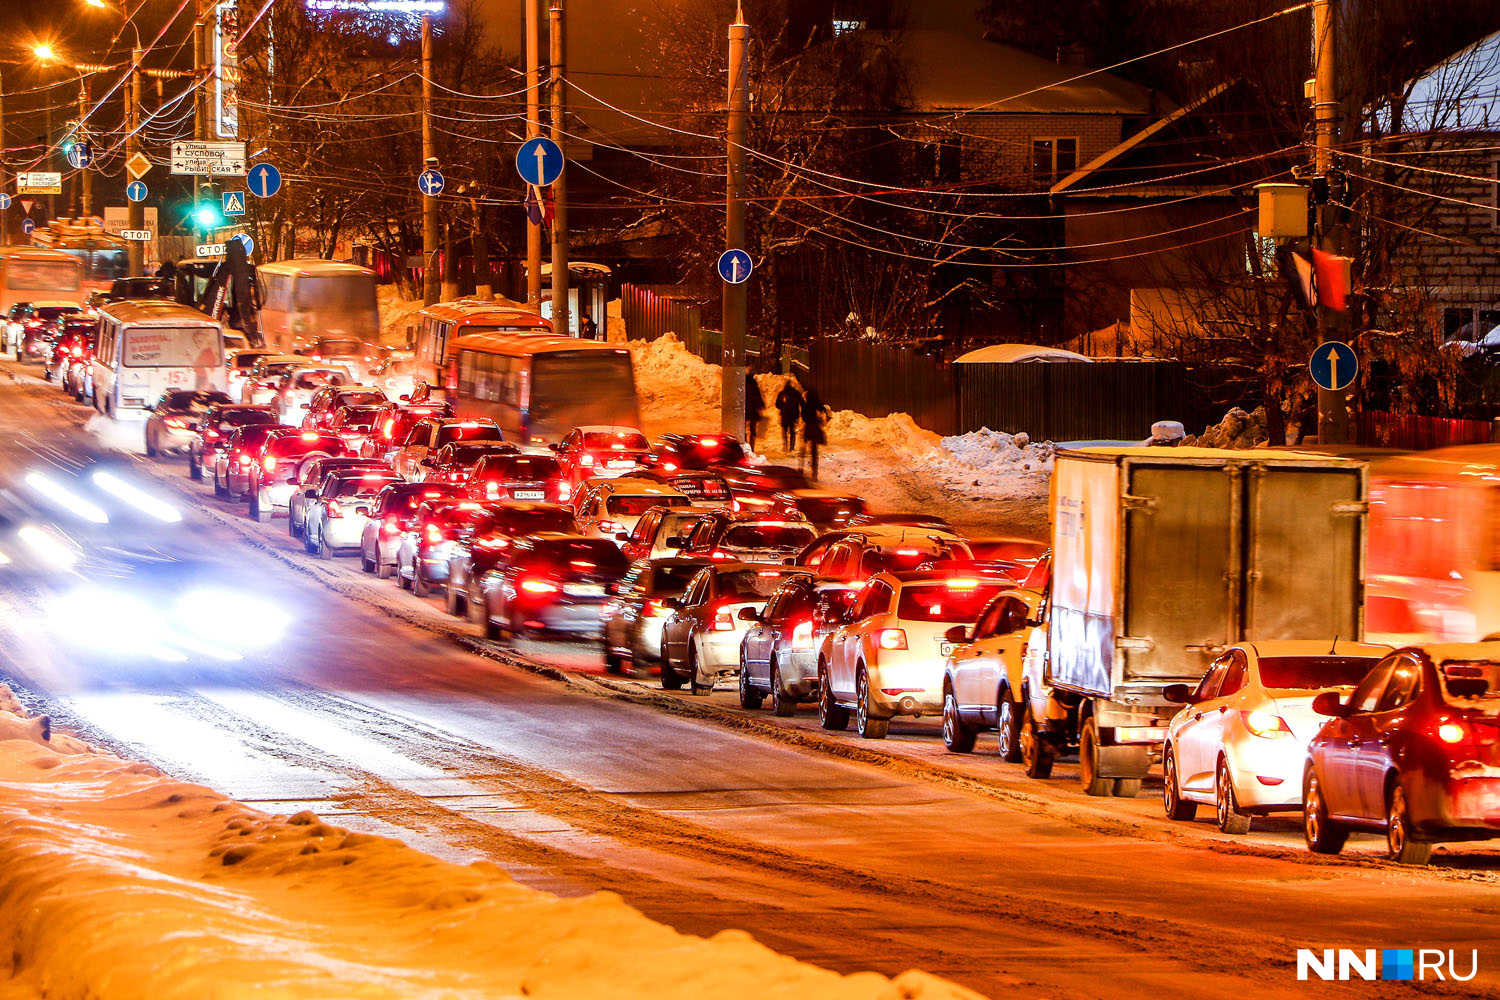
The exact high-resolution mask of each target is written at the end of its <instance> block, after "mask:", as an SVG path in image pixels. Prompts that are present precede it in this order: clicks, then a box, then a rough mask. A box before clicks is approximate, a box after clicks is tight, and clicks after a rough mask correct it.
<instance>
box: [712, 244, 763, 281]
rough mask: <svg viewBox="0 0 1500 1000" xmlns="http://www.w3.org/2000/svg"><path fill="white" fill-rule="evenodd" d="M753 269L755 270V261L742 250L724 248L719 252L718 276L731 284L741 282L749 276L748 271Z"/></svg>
mask: <svg viewBox="0 0 1500 1000" xmlns="http://www.w3.org/2000/svg"><path fill="white" fill-rule="evenodd" d="M753 270H755V263H754V262H753V261H751V260H750V255H749V254H747V253H746V252H745V251H743V250H725V251H724V252H723V253H721V254H719V277H721V278H723V279H724V280H725V281H727V282H729V283H730V284H731V285H738V284H740V283H741V282H743V281H744V280H745V279H746V278H748V277H750V272H751V271H753Z"/></svg>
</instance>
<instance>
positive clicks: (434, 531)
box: [426, 524, 443, 545]
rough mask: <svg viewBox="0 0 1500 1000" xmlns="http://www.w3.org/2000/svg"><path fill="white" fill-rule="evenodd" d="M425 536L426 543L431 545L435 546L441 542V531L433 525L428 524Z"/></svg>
mask: <svg viewBox="0 0 1500 1000" xmlns="http://www.w3.org/2000/svg"><path fill="white" fill-rule="evenodd" d="M426 534H427V541H428V542H430V543H431V544H433V545H436V544H437V543H438V542H441V541H442V540H443V529H442V528H439V527H438V526H437V525H435V524H429V525H428V526H427V532H426Z"/></svg>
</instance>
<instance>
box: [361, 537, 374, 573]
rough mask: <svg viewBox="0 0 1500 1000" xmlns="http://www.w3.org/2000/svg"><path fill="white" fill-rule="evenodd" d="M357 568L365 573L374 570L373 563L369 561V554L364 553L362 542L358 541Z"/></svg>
mask: <svg viewBox="0 0 1500 1000" xmlns="http://www.w3.org/2000/svg"><path fill="white" fill-rule="evenodd" d="M359 568H360V570H361V571H362V572H365V573H373V572H375V564H374V563H373V562H371V561H370V557H369V556H367V555H365V547H364V543H360V546H359Z"/></svg>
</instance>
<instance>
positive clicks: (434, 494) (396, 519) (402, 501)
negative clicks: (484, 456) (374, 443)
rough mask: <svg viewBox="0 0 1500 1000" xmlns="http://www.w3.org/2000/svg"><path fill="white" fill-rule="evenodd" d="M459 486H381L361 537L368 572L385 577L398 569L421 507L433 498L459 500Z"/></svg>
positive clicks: (361, 559)
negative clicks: (403, 542) (398, 558)
mask: <svg viewBox="0 0 1500 1000" xmlns="http://www.w3.org/2000/svg"><path fill="white" fill-rule="evenodd" d="M458 498H459V490H458V489H457V488H456V487H453V486H449V485H447V484H438V483H408V482H405V481H402V482H399V483H393V484H392V485H390V486H387V487H386V488H385V489H383V490H381V491H380V493H379V494H378V495H377V496H376V497H375V503H374V504H373V505H372V507H371V509H370V518H369V520H368V521H367V522H366V524H365V530H364V533H363V534H362V535H361V536H360V540H359V564H360V568H361V569H363V570H364V571H365V572H366V573H374V574H375V575H376V576H378V577H380V579H382V580H385V579H387V578H389V577H390V576H391V574H392V573H394V572H395V569H396V552H397V550H398V549H399V548H400V547H401V540H402V538H403V537H404V536H405V534H406V532H407V531H408V530H409V529H410V528H411V526H412V524H413V522H414V521H415V519H416V517H417V511H418V509H419V508H420V507H421V506H422V505H423V504H424V503H427V502H428V501H432V500H456V499H458Z"/></svg>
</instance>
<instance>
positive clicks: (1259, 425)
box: [1182, 406, 1271, 448]
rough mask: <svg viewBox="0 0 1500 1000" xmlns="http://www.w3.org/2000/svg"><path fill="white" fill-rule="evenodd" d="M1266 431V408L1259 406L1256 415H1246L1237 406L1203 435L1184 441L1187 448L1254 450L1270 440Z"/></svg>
mask: <svg viewBox="0 0 1500 1000" xmlns="http://www.w3.org/2000/svg"><path fill="white" fill-rule="evenodd" d="M1270 437H1271V435H1270V433H1269V432H1268V431H1267V430H1266V408H1265V407H1264V406H1258V407H1256V408H1255V412H1254V413H1246V412H1245V411H1244V410H1243V409H1241V408H1240V407H1238V406H1236V407H1234V408H1233V409H1231V410H1230V411H1229V412H1228V413H1226V414H1224V419H1223V420H1220V421H1219V422H1218V423H1217V424H1214V425H1213V426H1212V427H1205V428H1204V429H1203V433H1202V434H1198V435H1193V434H1189V435H1188V436H1187V437H1185V438H1183V439H1182V446H1183V447H1185V448H1193V447H1197V448H1254V447H1255V446H1257V445H1262V444H1265V443H1266V442H1267V441H1269V440H1270Z"/></svg>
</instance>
